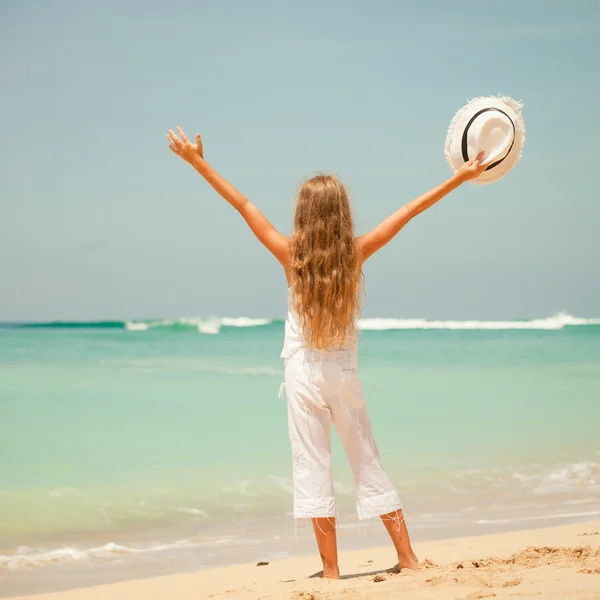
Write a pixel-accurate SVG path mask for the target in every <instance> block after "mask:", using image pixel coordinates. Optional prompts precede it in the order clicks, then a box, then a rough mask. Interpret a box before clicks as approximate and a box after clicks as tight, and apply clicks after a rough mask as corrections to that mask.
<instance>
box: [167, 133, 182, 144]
mask: <svg viewBox="0 0 600 600" xmlns="http://www.w3.org/2000/svg"><path fill="white" fill-rule="evenodd" d="M167 139H168V140H169V142H170V143H171V144H173V146H177V145H178V144H181V142H180V141H179V138H178V137H177V134H176V133H174V132H173V131H172V130H171V129H169V132H168V134H167Z"/></svg>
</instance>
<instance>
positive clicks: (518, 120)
mask: <svg viewBox="0 0 600 600" xmlns="http://www.w3.org/2000/svg"><path fill="white" fill-rule="evenodd" d="M490 108H491V109H497V110H499V111H501V112H503V113H504V114H505V115H506V116H508V117H509V118H510V120H511V121H512V123H513V125H514V141H513V144H512V147H511V148H510V150H509V151H508V153H507V154H506V156H505V157H504V158H503V159H502V161H501V162H499V163H497V164H493V165H490V167H489V168H488V170H486V171H484V172H483V173H482V174H481V175H480V176H479V177H478V178H477V179H474V180H473V183H477V184H480V185H485V184H489V183H494V182H495V181H498V180H499V179H501V178H502V177H504V176H505V175H506V174H507V173H508V172H509V171H510V170H511V169H512V168H514V166H515V165H516V164H517V163H518V162H519V160H520V158H521V155H522V152H523V146H524V144H525V123H524V121H523V115H522V112H521V111H522V109H523V105H522V104H521V103H520V102H517V101H516V100H513V99H512V98H509V97H508V96H498V97H494V96H483V97H480V98H474V99H473V100H471V101H470V102H468V103H467V104H465V106H463V107H462V108H461V109H460V110H459V111H458V112H457V113H456V114H455V115H454V118H453V119H452V122H451V123H450V127H449V128H448V135H447V136H446V145H445V149H444V154H445V156H446V160H447V161H448V164H449V165H450V167H452V169H453V170H454V171H457V170H458V169H460V167H461V166H462V165H463V164H464V163H465V159H464V155H463V150H462V139H463V133H464V131H465V128H466V127H467V126H468V124H469V122H470V121H471V120H472V118H473V117H474V116H475V115H476V114H477V113H479V112H480V111H483V110H485V109H490Z"/></svg>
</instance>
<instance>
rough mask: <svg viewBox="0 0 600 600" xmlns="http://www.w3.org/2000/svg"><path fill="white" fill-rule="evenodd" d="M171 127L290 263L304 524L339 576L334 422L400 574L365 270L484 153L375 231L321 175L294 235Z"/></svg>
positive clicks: (290, 369) (406, 544)
mask: <svg viewBox="0 0 600 600" xmlns="http://www.w3.org/2000/svg"><path fill="white" fill-rule="evenodd" d="M177 131H178V132H179V137H178V136H177V134H175V133H174V132H173V131H171V130H169V133H168V135H167V139H168V141H169V148H170V149H171V150H172V151H173V152H174V153H175V154H177V155H178V156H180V157H181V158H183V159H184V160H185V161H186V162H188V163H189V164H190V165H192V166H193V167H194V168H195V169H196V170H197V171H198V173H200V175H202V177H204V179H206V181H207V182H208V183H209V184H210V185H211V186H212V187H213V188H214V189H215V190H216V191H217V192H218V193H219V194H220V195H221V196H222V197H223V198H224V199H225V200H227V202H229V204H231V205H232V206H233V207H234V208H235V209H236V210H237V211H238V212H239V213H240V214H241V215H242V217H243V218H244V220H245V221H246V223H247V224H248V226H249V227H250V229H251V230H252V231H253V232H254V234H255V235H256V237H257V238H258V239H259V240H260V241H261V242H262V243H263V244H264V245H265V246H266V247H267V249H268V250H269V251H270V252H271V253H272V254H273V255H274V256H275V258H277V260H278V261H279V262H280V263H281V265H282V267H283V269H284V271H285V276H286V279H287V283H288V317H287V320H286V323H285V341H284V346H283V351H282V353H281V356H282V358H283V359H284V360H285V384H284V386H285V389H286V395H287V399H288V428H289V437H290V442H291V445H292V457H293V482H294V518H296V519H304V518H311V519H312V522H313V528H314V531H315V535H316V538H317V545H318V548H319V552H320V555H321V560H322V561H323V573H322V575H323V577H328V578H333V579H336V578H339V569H338V558H337V538H336V529H335V517H336V514H337V513H336V506H335V499H334V497H333V479H332V472H331V445H330V442H331V438H330V432H331V424H332V423H333V424H334V425H335V427H336V429H337V431H338V434H339V436H340V439H341V441H342V444H343V446H344V449H345V451H346V454H347V455H348V459H349V461H350V465H351V467H352V472H353V476H354V481H355V484H356V491H357V512H358V516H359V519H371V518H373V517H381V519H382V521H383V523H384V525H385V527H386V529H387V531H388V533H389V535H390V537H391V539H392V542H393V543H394V547H395V549H396V552H397V554H398V565H397V567H396V569H400V568H409V569H416V568H418V566H419V563H418V560H417V557H416V556H415V554H414V552H413V550H412V547H411V544H410V539H409V536H408V531H407V528H406V524H405V522H404V517H403V514H402V505H401V504H400V500H399V498H398V494H397V493H396V491H395V489H394V487H393V486H392V483H391V482H390V480H389V478H388V476H387V475H386V474H385V472H384V471H383V469H382V467H381V462H380V459H379V453H378V451H377V447H376V445H375V440H374V439H373V433H372V430H371V423H370V420H369V415H368V412H367V406H366V404H365V396H364V393H363V390H362V387H361V384H360V381H359V379H358V376H357V372H356V370H357V361H358V357H357V351H356V328H355V323H356V320H357V318H358V313H359V309H360V291H361V283H362V265H363V263H364V262H365V261H366V260H367V259H368V258H369V257H370V256H372V255H373V254H374V253H375V252H377V250H379V249H380V248H382V247H383V246H385V244H387V243H388V242H389V241H390V240H391V239H392V238H393V237H394V236H395V235H396V234H397V233H398V232H399V231H400V230H401V229H402V228H403V227H404V226H405V225H406V224H407V223H408V222H409V221H410V220H411V219H412V218H413V217H415V216H416V215H418V214H419V213H421V212H423V211H424V210H426V209H428V208H429V207H430V206H433V205H434V204H435V203H436V202H438V201H439V200H441V199H442V198H443V197H444V196H445V195H446V194H448V193H449V192H451V191H452V190H454V189H455V188H457V187H458V186H459V185H460V184H462V183H464V182H465V181H469V180H470V179H474V178H476V177H478V176H479V175H480V174H481V173H482V172H483V171H484V170H485V168H486V167H485V166H484V165H482V164H481V159H482V156H483V155H480V156H479V157H478V158H477V159H476V160H473V161H470V162H468V163H466V164H465V165H464V166H463V167H462V168H461V169H460V170H459V171H458V172H457V173H455V174H454V175H453V176H452V177H451V178H450V179H448V180H447V181H446V182H444V183H442V184H441V185H439V186H438V187H436V188H434V189H432V190H431V191H429V192H427V193H426V194H423V195H422V196H420V197H419V198H417V199H416V200H413V201H411V202H409V203H407V204H405V205H404V206H403V207H402V208H400V209H399V210H397V211H396V212H395V213H394V214H392V215H391V216H390V217H388V218H387V219H385V220H384V221H383V222H382V223H380V224H379V225H378V226H377V227H375V229H373V230H372V231H370V232H369V233H366V234H365V235H361V236H359V237H355V236H354V230H353V220H352V212H351V210H350V204H349V202H348V195H347V193H346V190H345V188H344V186H343V185H342V183H341V182H340V181H339V180H338V179H336V178H335V177H332V176H331V175H317V176H316V177H313V178H312V179H309V180H308V181H306V182H305V183H304V185H303V186H302V188H301V190H300V193H299V195H298V199H297V202H296V214H295V217H294V232H293V234H292V236H291V238H287V237H285V236H284V235H282V234H281V233H279V231H277V230H276V229H275V227H273V225H271V223H269V221H268V220H267V219H266V217H265V216H264V215H263V214H262V213H261V212H260V211H259V210H258V208H256V206H254V204H252V202H250V200H248V198H246V197H245V196H244V195H243V194H241V193H240V192H239V191H238V190H236V189H235V188H234V187H233V186H232V185H231V184H230V183H229V182H227V181H226V180H225V179H223V177H221V176H220V175H219V174H218V173H217V172H216V171H214V170H213V169H212V168H211V167H210V166H209V165H208V163H207V162H206V161H205V160H204V153H203V149H202V141H201V139H200V135H196V143H195V144H194V143H193V142H190V141H189V140H188V139H187V138H186V136H185V134H184V133H183V131H182V130H181V128H179V127H177Z"/></svg>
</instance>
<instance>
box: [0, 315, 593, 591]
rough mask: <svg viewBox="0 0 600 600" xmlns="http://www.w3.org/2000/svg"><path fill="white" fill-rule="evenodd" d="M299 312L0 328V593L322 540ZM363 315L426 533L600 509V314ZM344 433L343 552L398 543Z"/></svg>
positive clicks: (422, 535)
mask: <svg viewBox="0 0 600 600" xmlns="http://www.w3.org/2000/svg"><path fill="white" fill-rule="evenodd" d="M283 327H284V324H283V321H280V320H269V319H263V320H260V319H245V318H239V319H211V320H201V319H176V320H157V321H122V322H121V321H112V322H97V323H96V322H94V323H79V322H73V323H46V324H36V325H31V324H22V325H19V324H4V325H2V326H0V596H4V597H8V596H12V595H17V594H23V593H35V592H44V591H52V590H58V589H66V588H72V587H78V586H82V585H90V584H96V583H105V582H109V581H117V580H122V579H128V578H139V577H145V576H149V575H160V574H167V573H173V572H182V571H192V570H198V569H202V568H207V567H211V566H215V565H225V564H231V563H238V562H251V561H259V560H272V559H274V558H278V557H284V556H292V555H295V554H300V553H302V554H305V553H308V552H314V540H313V539H312V532H311V527H310V524H307V523H304V522H300V523H298V524H295V523H294V521H293V519H292V518H291V516H290V513H291V509H292V497H291V492H292V487H291V459H290V451H289V447H288V440H287V422H286V401H285V396H284V397H278V392H279V387H280V384H281V383H282V381H283V364H282V361H281V360H280V359H279V353H280V351H281V347H282V340H283ZM361 328H362V333H361V337H360V344H359V354H360V367H359V373H360V374H361V378H362V381H363V385H364V388H365V391H366V393H367V401H368V404H369V409H370V413H371V418H372V421H373V427H374V431H375V436H376V440H377V443H378V445H379V450H380V453H381V456H382V460H383V464H384V468H385V469H386V470H387V471H388V473H389V475H390V476H391V478H392V480H393V482H394V484H395V485H396V487H397V489H398V491H399V493H400V496H401V499H402V501H403V504H404V509H405V514H406V518H407V523H408V526H409V531H410V532H411V536H412V538H413V539H414V540H417V541H418V540H425V539H435V538H442V537H446V536H458V535H473V534H478V533H488V532H495V531H500V530H506V529H518V528H531V527H537V526H545V525H551V524H561V523H570V522H575V521H583V520H594V519H598V518H600V320H592V319H577V318H574V317H572V316H570V315H567V314H559V315H556V316H553V317H548V318H540V319H537V320H532V321H531V320H530V321H505V322H482V321H468V322H467V321H465V322H458V321H426V320H402V319H364V320H363V321H362V322H361ZM333 450H334V478H335V481H336V495H337V499H338V507H339V512H340V517H339V536H340V540H339V545H340V548H341V549H349V548H355V547H360V546H372V545H376V544H377V545H379V544H383V543H385V542H386V538H385V533H384V530H383V527H382V526H381V524H380V523H378V522H368V523H358V521H357V518H356V514H355V510H354V501H355V496H354V488H353V485H352V478H351V474H350V470H349V467H348V465H347V462H346V459H345V456H344V454H343V451H342V449H341V446H340V444H339V442H338V440H337V438H336V439H335V441H334V449H333ZM393 559H394V555H393V552H392V550H391V546H390V565H391V564H393Z"/></svg>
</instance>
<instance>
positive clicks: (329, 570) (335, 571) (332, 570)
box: [323, 566, 340, 579]
mask: <svg viewBox="0 0 600 600" xmlns="http://www.w3.org/2000/svg"><path fill="white" fill-rule="evenodd" d="M323 578H324V579H339V578H340V569H339V567H337V566H336V567H323Z"/></svg>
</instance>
